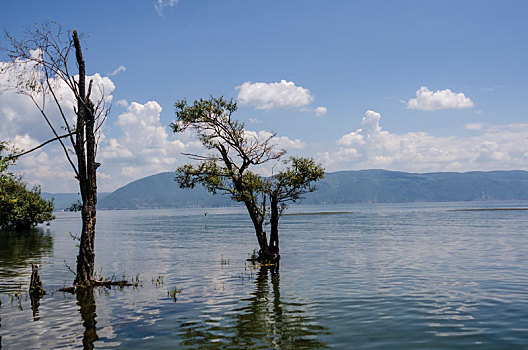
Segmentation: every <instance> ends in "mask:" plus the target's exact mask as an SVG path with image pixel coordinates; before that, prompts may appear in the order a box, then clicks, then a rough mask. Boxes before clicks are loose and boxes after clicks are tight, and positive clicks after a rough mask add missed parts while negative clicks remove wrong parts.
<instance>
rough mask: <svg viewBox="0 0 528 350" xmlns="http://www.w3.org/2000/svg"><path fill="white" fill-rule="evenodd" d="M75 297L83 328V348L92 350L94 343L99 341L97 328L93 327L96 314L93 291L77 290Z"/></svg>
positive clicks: (89, 289)
mask: <svg viewBox="0 0 528 350" xmlns="http://www.w3.org/2000/svg"><path fill="white" fill-rule="evenodd" d="M76 297H77V305H78V306H79V312H80V313H81V318H82V321H83V326H84V333H83V340H82V342H83V346H84V349H85V350H92V349H93V348H94V342H95V341H97V340H98V339H99V337H98V336H97V328H96V327H95V325H96V323H97V321H96V320H95V318H96V317H97V314H96V313H95V311H96V310H95V297H94V289H93V288H88V289H83V290H78V291H77V294H76Z"/></svg>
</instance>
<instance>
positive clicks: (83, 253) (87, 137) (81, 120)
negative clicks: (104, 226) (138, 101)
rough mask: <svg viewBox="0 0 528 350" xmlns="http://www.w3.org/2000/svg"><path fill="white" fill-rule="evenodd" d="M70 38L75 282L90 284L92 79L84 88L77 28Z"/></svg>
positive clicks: (94, 197) (94, 188) (93, 186)
mask: <svg viewBox="0 0 528 350" xmlns="http://www.w3.org/2000/svg"><path fill="white" fill-rule="evenodd" d="M73 41H74V46H75V54H76V58H77V65H78V66H79V81H78V91H79V95H78V96H77V111H76V113H77V126H76V142H75V153H76V155H77V165H78V173H79V175H78V179H77V180H78V181H79V188H80V192H81V198H82V202H83V207H82V211H81V218H82V231H81V240H80V246H79V255H78V256H77V276H76V277H75V281H74V285H76V286H89V285H91V284H92V283H93V281H94V265H95V251H94V244H95V222H96V219H95V218H96V208H95V205H96V204H97V178H96V170H97V163H96V162H95V152H96V139H95V134H94V132H95V130H94V124H95V111H94V105H93V103H92V102H91V100H90V94H91V89H92V84H91V83H92V82H90V84H89V86H88V91H86V71H85V63H84V59H83V55H82V51H81V45H80V43H79V37H78V36H77V31H73Z"/></svg>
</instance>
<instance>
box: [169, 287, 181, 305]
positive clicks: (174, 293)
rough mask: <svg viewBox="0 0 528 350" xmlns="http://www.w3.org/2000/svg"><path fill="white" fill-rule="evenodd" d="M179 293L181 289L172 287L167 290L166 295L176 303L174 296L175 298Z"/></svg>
mask: <svg viewBox="0 0 528 350" xmlns="http://www.w3.org/2000/svg"><path fill="white" fill-rule="evenodd" d="M181 292H182V289H181V288H180V289H178V288H177V287H172V288H171V289H169V290H168V292H167V295H168V296H169V297H171V298H172V300H174V302H176V301H177V298H176V296H177V295H178V294H180V293H181Z"/></svg>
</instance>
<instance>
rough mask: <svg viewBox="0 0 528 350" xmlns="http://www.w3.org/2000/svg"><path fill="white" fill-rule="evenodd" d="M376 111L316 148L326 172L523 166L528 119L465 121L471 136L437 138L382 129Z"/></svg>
mask: <svg viewBox="0 0 528 350" xmlns="http://www.w3.org/2000/svg"><path fill="white" fill-rule="evenodd" d="M380 120H381V115H380V114H379V113H376V112H374V111H370V110H369V111H367V112H366V113H365V116H364V117H363V119H362V127H361V128H360V129H357V130H356V131H354V132H350V133H348V134H345V135H343V136H342V137H341V138H340V139H339V140H338V141H337V144H338V146H339V148H338V150H336V151H329V152H320V153H319V154H318V155H317V159H318V160H319V161H321V162H323V163H324V165H325V166H326V168H327V171H335V170H344V169H369V168H384V169H389V170H400V171H409V172H430V171H471V170H511V169H525V170H528V138H526V134H527V133H528V123H520V124H509V125H499V126H493V127H486V126H484V125H479V124H474V125H469V127H470V128H472V130H475V131H479V135H477V136H473V137H458V136H450V137H438V136H433V135H430V134H428V133H426V132H409V133H405V134H394V133H390V132H389V131H386V130H383V129H382V127H381V125H380Z"/></svg>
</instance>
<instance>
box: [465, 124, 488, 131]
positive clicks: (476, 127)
mask: <svg viewBox="0 0 528 350" xmlns="http://www.w3.org/2000/svg"><path fill="white" fill-rule="evenodd" d="M465 127H466V129H468V130H482V128H483V127H484V124H482V123H468V124H466V125H465Z"/></svg>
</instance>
